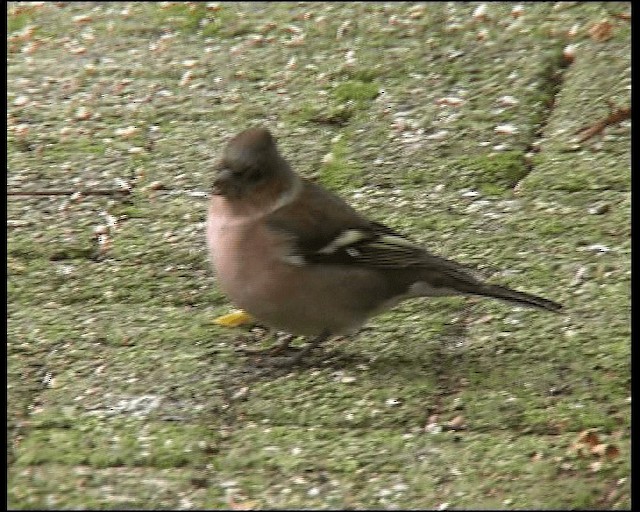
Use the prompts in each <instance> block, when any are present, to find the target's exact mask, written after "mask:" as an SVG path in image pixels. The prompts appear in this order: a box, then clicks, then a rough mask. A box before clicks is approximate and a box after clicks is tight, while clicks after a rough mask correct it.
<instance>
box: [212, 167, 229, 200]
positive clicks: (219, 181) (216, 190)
mask: <svg viewBox="0 0 640 512" xmlns="http://www.w3.org/2000/svg"><path fill="white" fill-rule="evenodd" d="M232 177H233V175H232V173H231V171H230V170H229V169H227V168H225V167H220V168H219V169H218V174H217V175H216V178H215V179H214V180H213V185H212V186H211V193H212V194H213V195H214V196H226V195H229V193H230V192H231V191H232V190H231V189H232V188H233V184H232Z"/></svg>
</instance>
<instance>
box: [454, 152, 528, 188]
mask: <svg viewBox="0 0 640 512" xmlns="http://www.w3.org/2000/svg"><path fill="white" fill-rule="evenodd" d="M453 167H454V169H455V170H456V172H455V173H452V177H453V178H452V182H453V183H452V184H453V186H454V187H457V188H472V189H475V190H480V191H482V192H484V193H485V194H487V195H496V194H500V193H504V192H505V191H507V190H510V189H512V188H513V187H514V186H515V185H516V184H517V183H518V182H519V181H520V180H521V179H522V178H524V177H525V176H526V175H527V172H528V171H527V166H526V163H525V160H524V155H523V153H522V152H520V151H505V152H503V153H492V154H489V155H481V156H474V157H464V158H461V159H459V160H458V161H457V162H456V163H455V164H454V166H453Z"/></svg>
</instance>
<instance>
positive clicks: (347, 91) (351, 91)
mask: <svg viewBox="0 0 640 512" xmlns="http://www.w3.org/2000/svg"><path fill="white" fill-rule="evenodd" d="M379 92H380V87H379V86H378V85H376V84H375V83H372V82H363V81H361V80H349V81H347V82H343V83H341V84H340V85H338V86H337V87H336V88H335V89H334V90H333V96H334V97H335V98H336V99H337V100H338V101H354V102H356V103H357V104H358V105H363V104H365V103H367V102H368V101H370V100H372V99H374V98H375V97H376V96H378V94H379Z"/></svg>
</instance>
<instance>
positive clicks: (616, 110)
mask: <svg viewBox="0 0 640 512" xmlns="http://www.w3.org/2000/svg"><path fill="white" fill-rule="evenodd" d="M607 103H608V104H609V109H610V112H609V115H608V116H607V117H605V118H604V119H601V120H600V121H598V122H596V123H593V124H591V125H589V126H585V127H583V128H580V129H579V130H577V131H576V134H578V135H580V134H582V135H580V137H579V138H578V142H581V143H582V142H584V141H586V140H589V139H590V138H591V137H595V136H596V135H599V134H601V133H602V132H603V131H604V129H605V128H606V127H607V126H611V125H614V124H618V123H620V122H621V121H624V120H625V119H630V118H631V107H616V105H614V104H613V103H612V102H611V101H608V102H607Z"/></svg>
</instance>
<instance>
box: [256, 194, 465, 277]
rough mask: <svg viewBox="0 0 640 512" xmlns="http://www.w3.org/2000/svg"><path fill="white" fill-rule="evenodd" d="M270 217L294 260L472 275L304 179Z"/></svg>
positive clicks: (271, 224) (272, 225)
mask: <svg viewBox="0 0 640 512" xmlns="http://www.w3.org/2000/svg"><path fill="white" fill-rule="evenodd" d="M267 222H268V223H269V225H270V226H271V227H272V228H275V229H278V230H281V231H283V232H284V233H286V234H287V235H288V236H289V237H290V239H291V254H289V255H287V256H290V257H291V261H299V262H301V263H306V264H326V265H332V264H333V265H354V266H361V267H362V266H364V267H375V268H389V269H391V268H394V269H402V268H423V269H425V268H426V269H432V270H434V271H439V272H442V273H444V274H445V275H450V276H452V277H465V278H467V279H470V278H471V279H474V280H475V278H474V276H472V274H471V272H470V271H468V270H467V269H466V268H465V267H463V266H462V265H459V264H457V263H455V262H453V261H450V260H447V259H445V258H441V257H439V256H435V255H433V254H431V253H429V252H428V251H426V250H425V249H424V248H423V247H421V246H420V245H418V244H416V243H415V242H413V241H412V240H410V239H409V238H407V237H406V236H404V235H402V234H400V233H398V232H397V231H395V230H393V229H391V228H389V227H388V226H385V225H384V224H381V223H377V222H372V221H370V220H368V219H366V218H365V217H363V216H362V215H361V214H359V213H358V212H357V211H355V210H354V209H353V208H351V207H350V206H349V205H348V204H347V203H345V202H344V201H343V200H342V199H341V198H339V197H338V196H336V195H335V194H333V193H331V192H329V191H327V190H326V189H323V188H322V187H320V186H318V185H315V184H313V183H311V182H305V185H304V188H303V191H302V192H301V194H300V196H299V197H298V198H297V199H296V200H295V201H294V202H292V203H290V204H288V205H286V206H284V207H282V208H280V209H279V210H277V211H275V212H273V213H272V214H271V215H270V216H269V218H268V219H267Z"/></svg>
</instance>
